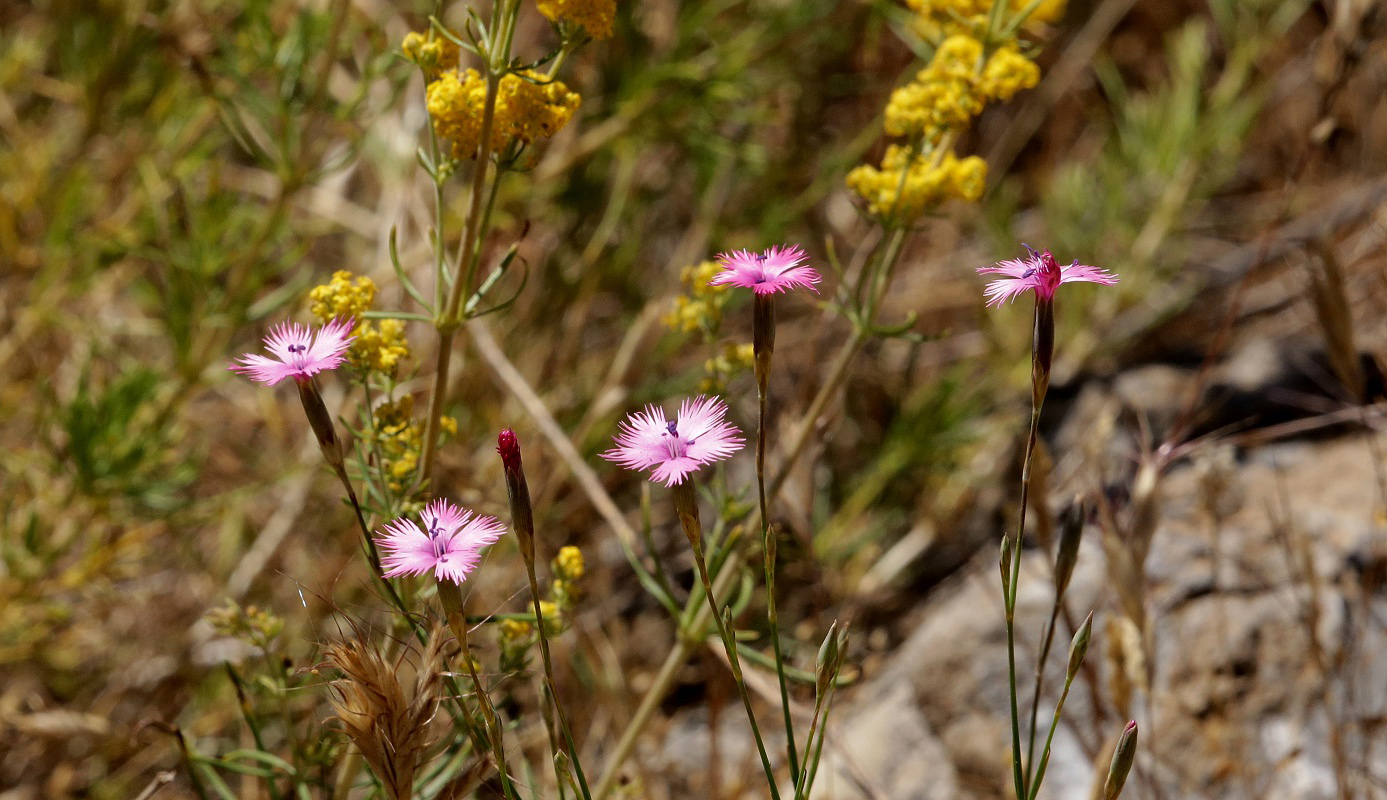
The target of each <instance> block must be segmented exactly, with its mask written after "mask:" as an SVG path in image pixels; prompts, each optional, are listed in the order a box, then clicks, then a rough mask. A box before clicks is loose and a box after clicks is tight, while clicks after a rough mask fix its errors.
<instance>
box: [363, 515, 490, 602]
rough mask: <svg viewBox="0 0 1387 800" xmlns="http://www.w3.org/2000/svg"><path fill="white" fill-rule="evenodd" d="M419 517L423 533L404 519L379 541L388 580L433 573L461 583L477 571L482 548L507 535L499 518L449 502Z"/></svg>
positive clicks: (393, 525)
mask: <svg viewBox="0 0 1387 800" xmlns="http://www.w3.org/2000/svg"><path fill="white" fill-rule="evenodd" d="M419 516H420V519H421V520H422V521H423V523H424V528H423V529H422V530H421V529H420V528H419V526H418V525H416V524H415V523H414V521H413V520H411V519H409V518H408V517H400V518H399V519H396V520H394V521H392V522H389V523H386V526H385V532H384V533H383V534H382V535H380V536H378V537H377V538H376V543H377V544H379V545H380V548H381V550H382V551H383V553H384V555H383V557H382V558H381V566H383V567H385V577H387V578H395V577H399V576H401V575H423V574H424V573H426V572H429V571H430V570H432V571H433V573H434V576H435V577H436V578H438V580H440V581H443V580H448V581H452V582H453V583H459V584H460V583H462V582H463V581H464V580H466V578H467V576H468V575H469V574H471V572H472V570H474V569H476V568H477V562H478V561H479V560H480V558H481V552H482V548H484V547H486V546H487V545H489V544H491V543H493V542H495V541H496V540H497V539H499V538H501V534H503V533H505V532H506V527H505V526H504V525H502V524H501V523H500V522H499V521H498V520H497V519H496V518H495V517H481V516H477V515H476V514H474V513H472V512H471V511H468V510H467V509H465V508H458V507H457V506H455V505H453V504H452V503H450V502H448V501H447V500H435V501H433V502H432V503H429V505H428V506H427V507H426V508H425V509H424V511H423V512H422V513H421V514H420V515H419Z"/></svg>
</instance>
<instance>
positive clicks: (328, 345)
mask: <svg viewBox="0 0 1387 800" xmlns="http://www.w3.org/2000/svg"><path fill="white" fill-rule="evenodd" d="M351 329H352V321H351V320H349V319H334V320H332V321H331V322H329V323H327V324H326V325H324V326H323V327H321V328H319V329H318V331H317V332H316V333H313V332H312V331H310V329H309V328H308V326H306V325H295V324H291V323H287V322H286V323H282V324H280V325H277V326H275V327H274V328H273V329H272V330H271V331H270V335H269V336H266V337H265V349H267V350H269V351H270V353H271V354H272V355H273V356H274V358H267V357H265V356H262V355H260V354H258V353H246V354H245V355H242V356H241V357H240V358H239V359H238V360H237V363H234V364H232V365H231V366H230V368H229V369H231V371H233V372H239V373H241V374H242V375H249V376H250V378H251V379H252V380H255V381H258V382H260V383H263V384H265V385H266V386H274V385H275V384H276V383H279V382H280V381H282V380H284V379H285V378H293V379H294V380H296V381H300V382H303V381H307V380H308V379H309V378H312V377H313V376H314V375H316V374H318V373H319V372H322V371H323V370H329V369H336V368H337V367H338V366H340V365H341V363H342V361H343V359H344V358H345V357H346V356H345V353H346V351H347V347H349V346H350V345H351V343H352V338H353V337H352V336H351V335H350V332H351Z"/></svg>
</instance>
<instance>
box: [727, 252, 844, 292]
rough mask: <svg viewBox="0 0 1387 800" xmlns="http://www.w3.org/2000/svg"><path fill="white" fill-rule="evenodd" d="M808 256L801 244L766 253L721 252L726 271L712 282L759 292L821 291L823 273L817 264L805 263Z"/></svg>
mask: <svg viewBox="0 0 1387 800" xmlns="http://www.w3.org/2000/svg"><path fill="white" fill-rule="evenodd" d="M808 258H809V256H807V255H805V253H804V251H803V250H801V249H799V246H798V245H788V246H786V247H779V246H776V247H772V248H771V249H769V250H767V251H765V252H764V253H752V252H750V251H749V250H736V251H733V252H731V253H719V254H718V262H719V263H720V264H722V267H723V270H722V272H719V273H718V274H717V275H715V276H714V277H713V279H712V280H711V281H710V283H713V284H718V285H722V284H729V285H732V286H741V287H743V288H746V289H751V290H752V291H754V292H756V293H757V294H773V293H775V292H784V291H789V290H790V289H799V288H804V289H811V290H813V291H816V292H817V291H818V290H817V289H814V284H816V283H818V282H819V273H818V272H816V271H815V270H814V268H813V267H808V266H805V264H804V262H805V260H807V259H808Z"/></svg>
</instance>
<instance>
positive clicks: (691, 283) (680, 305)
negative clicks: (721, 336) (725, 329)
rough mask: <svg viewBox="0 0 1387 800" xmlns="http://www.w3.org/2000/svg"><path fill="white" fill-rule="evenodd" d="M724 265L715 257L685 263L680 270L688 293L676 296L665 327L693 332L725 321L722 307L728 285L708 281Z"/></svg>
mask: <svg viewBox="0 0 1387 800" xmlns="http://www.w3.org/2000/svg"><path fill="white" fill-rule="evenodd" d="M719 272H722V265H721V264H718V263H717V262H716V261H704V262H703V263H701V264H696V265H694V266H692V267H685V268H684V271H683V272H682V273H681V274H680V280H681V282H682V283H683V284H684V289H685V291H686V292H687V293H686V294H681V295H679V296H678V297H676V298H675V299H674V308H672V309H670V312H669V313H668V314H666V315H665V327H667V328H669V329H670V330H672V331H683V332H685V333H693V332H694V331H699V330H708V331H711V330H713V329H714V328H716V327H717V326H718V323H719V322H721V321H722V307H723V304H724V303H726V302H727V290H728V288H729V287H728V286H727V285H725V284H723V285H718V284H712V283H709V281H711V280H712V279H713V277H714V276H716V275H717V274H718V273H719Z"/></svg>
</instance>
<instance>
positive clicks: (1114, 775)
mask: <svg viewBox="0 0 1387 800" xmlns="http://www.w3.org/2000/svg"><path fill="white" fill-rule="evenodd" d="M1136 757H1137V721H1136V720H1132V721H1131V722H1128V723H1127V727H1125V728H1123V729H1122V735H1121V736H1119V737H1118V739H1117V747H1116V748H1114V749H1113V754H1112V765H1111V766H1110V767H1108V779H1107V781H1106V782H1104V784H1103V800H1117V796H1118V795H1120V794H1122V786H1123V785H1124V784H1125V783H1127V773H1129V772H1131V771H1132V762H1133V761H1135V760H1136Z"/></svg>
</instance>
